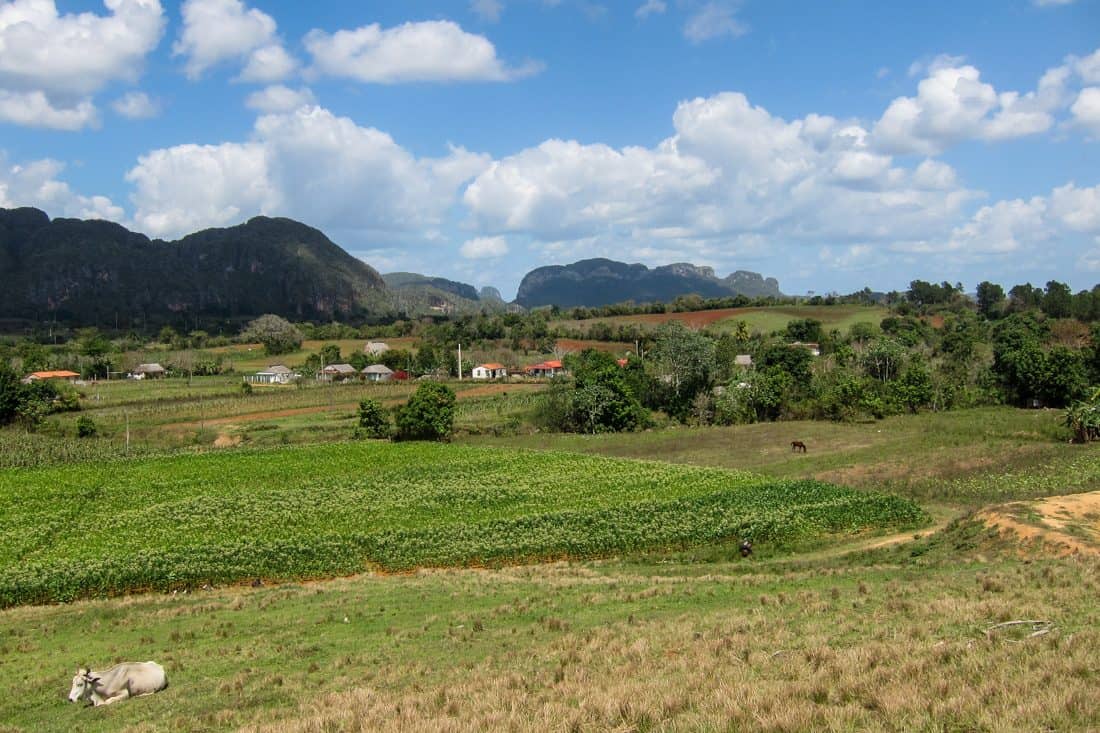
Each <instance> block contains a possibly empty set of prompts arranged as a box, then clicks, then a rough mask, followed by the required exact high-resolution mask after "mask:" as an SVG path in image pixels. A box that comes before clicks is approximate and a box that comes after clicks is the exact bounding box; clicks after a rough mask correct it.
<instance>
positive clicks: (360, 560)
mask: <svg viewBox="0 0 1100 733" xmlns="http://www.w3.org/2000/svg"><path fill="white" fill-rule="evenodd" d="M89 506H94V507H107V506H112V507H123V506H124V507H125V508H126V510H125V511H115V512H102V511H84V508H85V507H89ZM0 520H2V521H0V606H11V605H14V604H23V603H44V602H56V601H68V600H72V599H74V598H79V597H85V596H100V595H111V594H117V593H121V592H126V591H130V590H138V589H156V590H171V589H179V588H188V587H195V586H199V585H201V584H203V583H227V582H234V581H238V580H240V579H242V578H251V577H257V576H261V577H265V578H295V577H318V576H324V575H333V574H349V573H355V572H360V571H362V570H363V568H365V567H382V568H387V569H391V570H400V569H409V568H415V567H418V566H441V565H465V564H483V563H486V562H495V561H506V562H515V561H522V560H537V559H546V558H557V557H596V556H604V555H610V554H617V553H622V552H630V551H636V550H645V549H651V548H662V547H668V548H679V547H689V546H692V545H698V544H702V543H709V542H715V541H721V540H727V539H731V538H737V537H745V536H750V537H752V538H753V539H754V540H755V541H757V542H767V541H786V540H791V539H797V538H803V537H811V536H814V535H817V534H820V533H823V532H849V531H859V530H864V529H868V528H885V527H899V528H901V527H911V526H915V525H918V524H921V523H923V522H926V521H927V515H926V514H925V513H924V512H923V511H922V510H921V509H920V508H919V507H917V506H916V505H915V504H913V503H911V502H909V501H907V500H904V499H900V498H897V497H893V496H886V495H882V494H873V493H867V492H862V491H856V490H853V489H847V488H842V487H839V486H833V485H829V484H824V483H820V482H817V481H790V480H775V479H767V478H763V477H758V476H753V475H750V474H745V473H736V472H730V471H724V470H719V469H708V468H694V467H687V466H676V465H672V464H665V463H657V462H648V461H629V460H622V459H608V458H598V457H593V456H582V455H577V454H571V453H561V452H544V451H531V452H527V451H505V450H494V449H484V448H482V449H478V448H470V447H461V446H441V445H432V444H426V443H418V444H391V443H374V442H365V443H351V444H340V445H331V446H319V447H310V448H297V449H281V450H268V451H234V452H229V453H211V454H206V455H200V456H194V455H188V456H177V457H164V458H159V459H142V460H132V461H120V462H112V463H106V464H86V465H80V466H68V467H60V468H48V469H33V470H23V471H19V472H8V473H6V474H0ZM58 526H64V527H65V530H66V531H65V532H63V533H58V531H57V528H58Z"/></svg>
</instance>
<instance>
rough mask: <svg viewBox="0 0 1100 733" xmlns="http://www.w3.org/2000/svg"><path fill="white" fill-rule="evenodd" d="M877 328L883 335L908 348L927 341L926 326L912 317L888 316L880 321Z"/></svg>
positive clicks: (927, 331) (927, 330)
mask: <svg viewBox="0 0 1100 733" xmlns="http://www.w3.org/2000/svg"><path fill="white" fill-rule="evenodd" d="M879 326H880V328H881V329H882V332H883V333H884V334H886V335H887V336H891V337H893V338H894V340H896V341H898V342H899V343H901V344H904V345H905V346H907V347H908V348H913V347H914V346H916V345H917V344H920V343H923V342H925V341H927V340H928V337H929V330H930V329H929V328H928V326H927V325H926V324H925V323H924V321H922V320H920V319H919V318H914V317H913V316H888V317H886V318H883V319H882V321H881V322H880V324H879Z"/></svg>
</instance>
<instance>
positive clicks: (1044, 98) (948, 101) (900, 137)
mask: <svg viewBox="0 0 1100 733" xmlns="http://www.w3.org/2000/svg"><path fill="white" fill-rule="evenodd" d="M959 61H960V60H959V59H958V58H956V57H939V58H938V60H936V61H933V62H932V63H931V64H930V65H929V66H928V75H927V76H926V77H925V78H924V79H922V80H921V81H920V83H919V84H918V85H917V95H916V96H915V97H898V98H897V99H895V100H894V101H893V102H891V103H890V105H889V107H887V108H886V111H885V112H883V114H882V117H881V118H879V120H878V122H876V123H875V125H874V128H873V130H872V137H873V140H874V142H875V145H876V147H878V148H879V149H881V150H883V151H885V152H889V153H919V154H923V155H936V154H939V153H941V152H943V151H944V150H946V149H947V148H949V147H951V146H952V145H955V144H957V143H960V142H962V141H964V140H991V141H995V140H1008V139H1012V138H1018V137H1024V136H1027V135H1034V134H1036V133H1040V132H1044V131H1046V130H1048V129H1050V128H1051V127H1052V126H1053V125H1054V121H1055V120H1054V115H1053V113H1054V111H1055V110H1056V109H1057V108H1058V107H1059V106H1060V105H1061V104H1062V102H1063V90H1062V87H1063V84H1064V81H1065V76H1066V75H1065V73H1064V71H1062V70H1060V69H1052V70H1050V71H1048V72H1047V73H1046V74H1045V75H1044V76H1043V77H1042V79H1041V80H1040V82H1039V85H1038V87H1037V89H1036V90H1035V91H1031V92H1027V93H1025V94H1021V93H1019V92H1015V91H1004V92H998V91H997V90H996V89H994V87H993V85H991V84H987V83H985V82H983V81H982V80H981V72H980V71H978V69H977V68H975V67H974V66H971V65H958V63H959Z"/></svg>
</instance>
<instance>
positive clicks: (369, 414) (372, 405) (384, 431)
mask: <svg viewBox="0 0 1100 733" xmlns="http://www.w3.org/2000/svg"><path fill="white" fill-rule="evenodd" d="M356 435H357V436H360V437H364V438H388V437H390V418H389V415H387V414H386V410H385V408H383V407H382V404H381V403H380V402H379V401H378V400H372V399H365V400H363V401H362V402H360V403H359V426H358V428H357V430H356Z"/></svg>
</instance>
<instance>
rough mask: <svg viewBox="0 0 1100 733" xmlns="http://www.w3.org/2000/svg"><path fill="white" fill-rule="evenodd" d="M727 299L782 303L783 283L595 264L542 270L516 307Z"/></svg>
mask: <svg viewBox="0 0 1100 733" xmlns="http://www.w3.org/2000/svg"><path fill="white" fill-rule="evenodd" d="M693 293H694V294H696V295H700V296H702V297H704V298H723V297H729V296H734V295H746V296H749V297H762V296H763V297H766V296H773V297H777V298H778V297H781V295H782V294H781V293H780V292H779V282H778V281H777V280H776V279H775V278H771V277H769V278H766V279H765V278H764V277H763V276H761V275H759V274H757V273H755V272H747V271H745V270H738V271H737V272H734V273H733V274H731V275H729V276H728V277H725V278H719V277H717V276H716V275H715V274H714V270H713V269H711V268H709V267H697V266H695V265H691V264H687V263H676V264H672V265H665V266H663V267H655V268H653V269H652V270H651V269H649V268H648V267H646V266H645V265H638V264H634V265H628V264H626V263H625V262H616V261H614V260H607V259H591V260H581V261H580V262H574V263H573V264H571V265H552V266H549V267H539V268H537V269H535V270H532V271H531V272H529V273H527V275H526V276H524V278H523V281H522V282H521V283H520V286H519V292H518V293H517V295H516V302H517V303H519V304H520V305H522V306H525V307H528V308H530V307H534V306H540V305H558V306H561V307H563V308H572V307H576V306H588V307H594V306H600V305H609V304H612V303H621V302H624V301H628V300H632V301H634V302H636V303H646V302H652V301H656V300H659V301H664V302H668V301H671V300H674V299H675V298H676V297H678V296H681V295H690V294H693Z"/></svg>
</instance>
